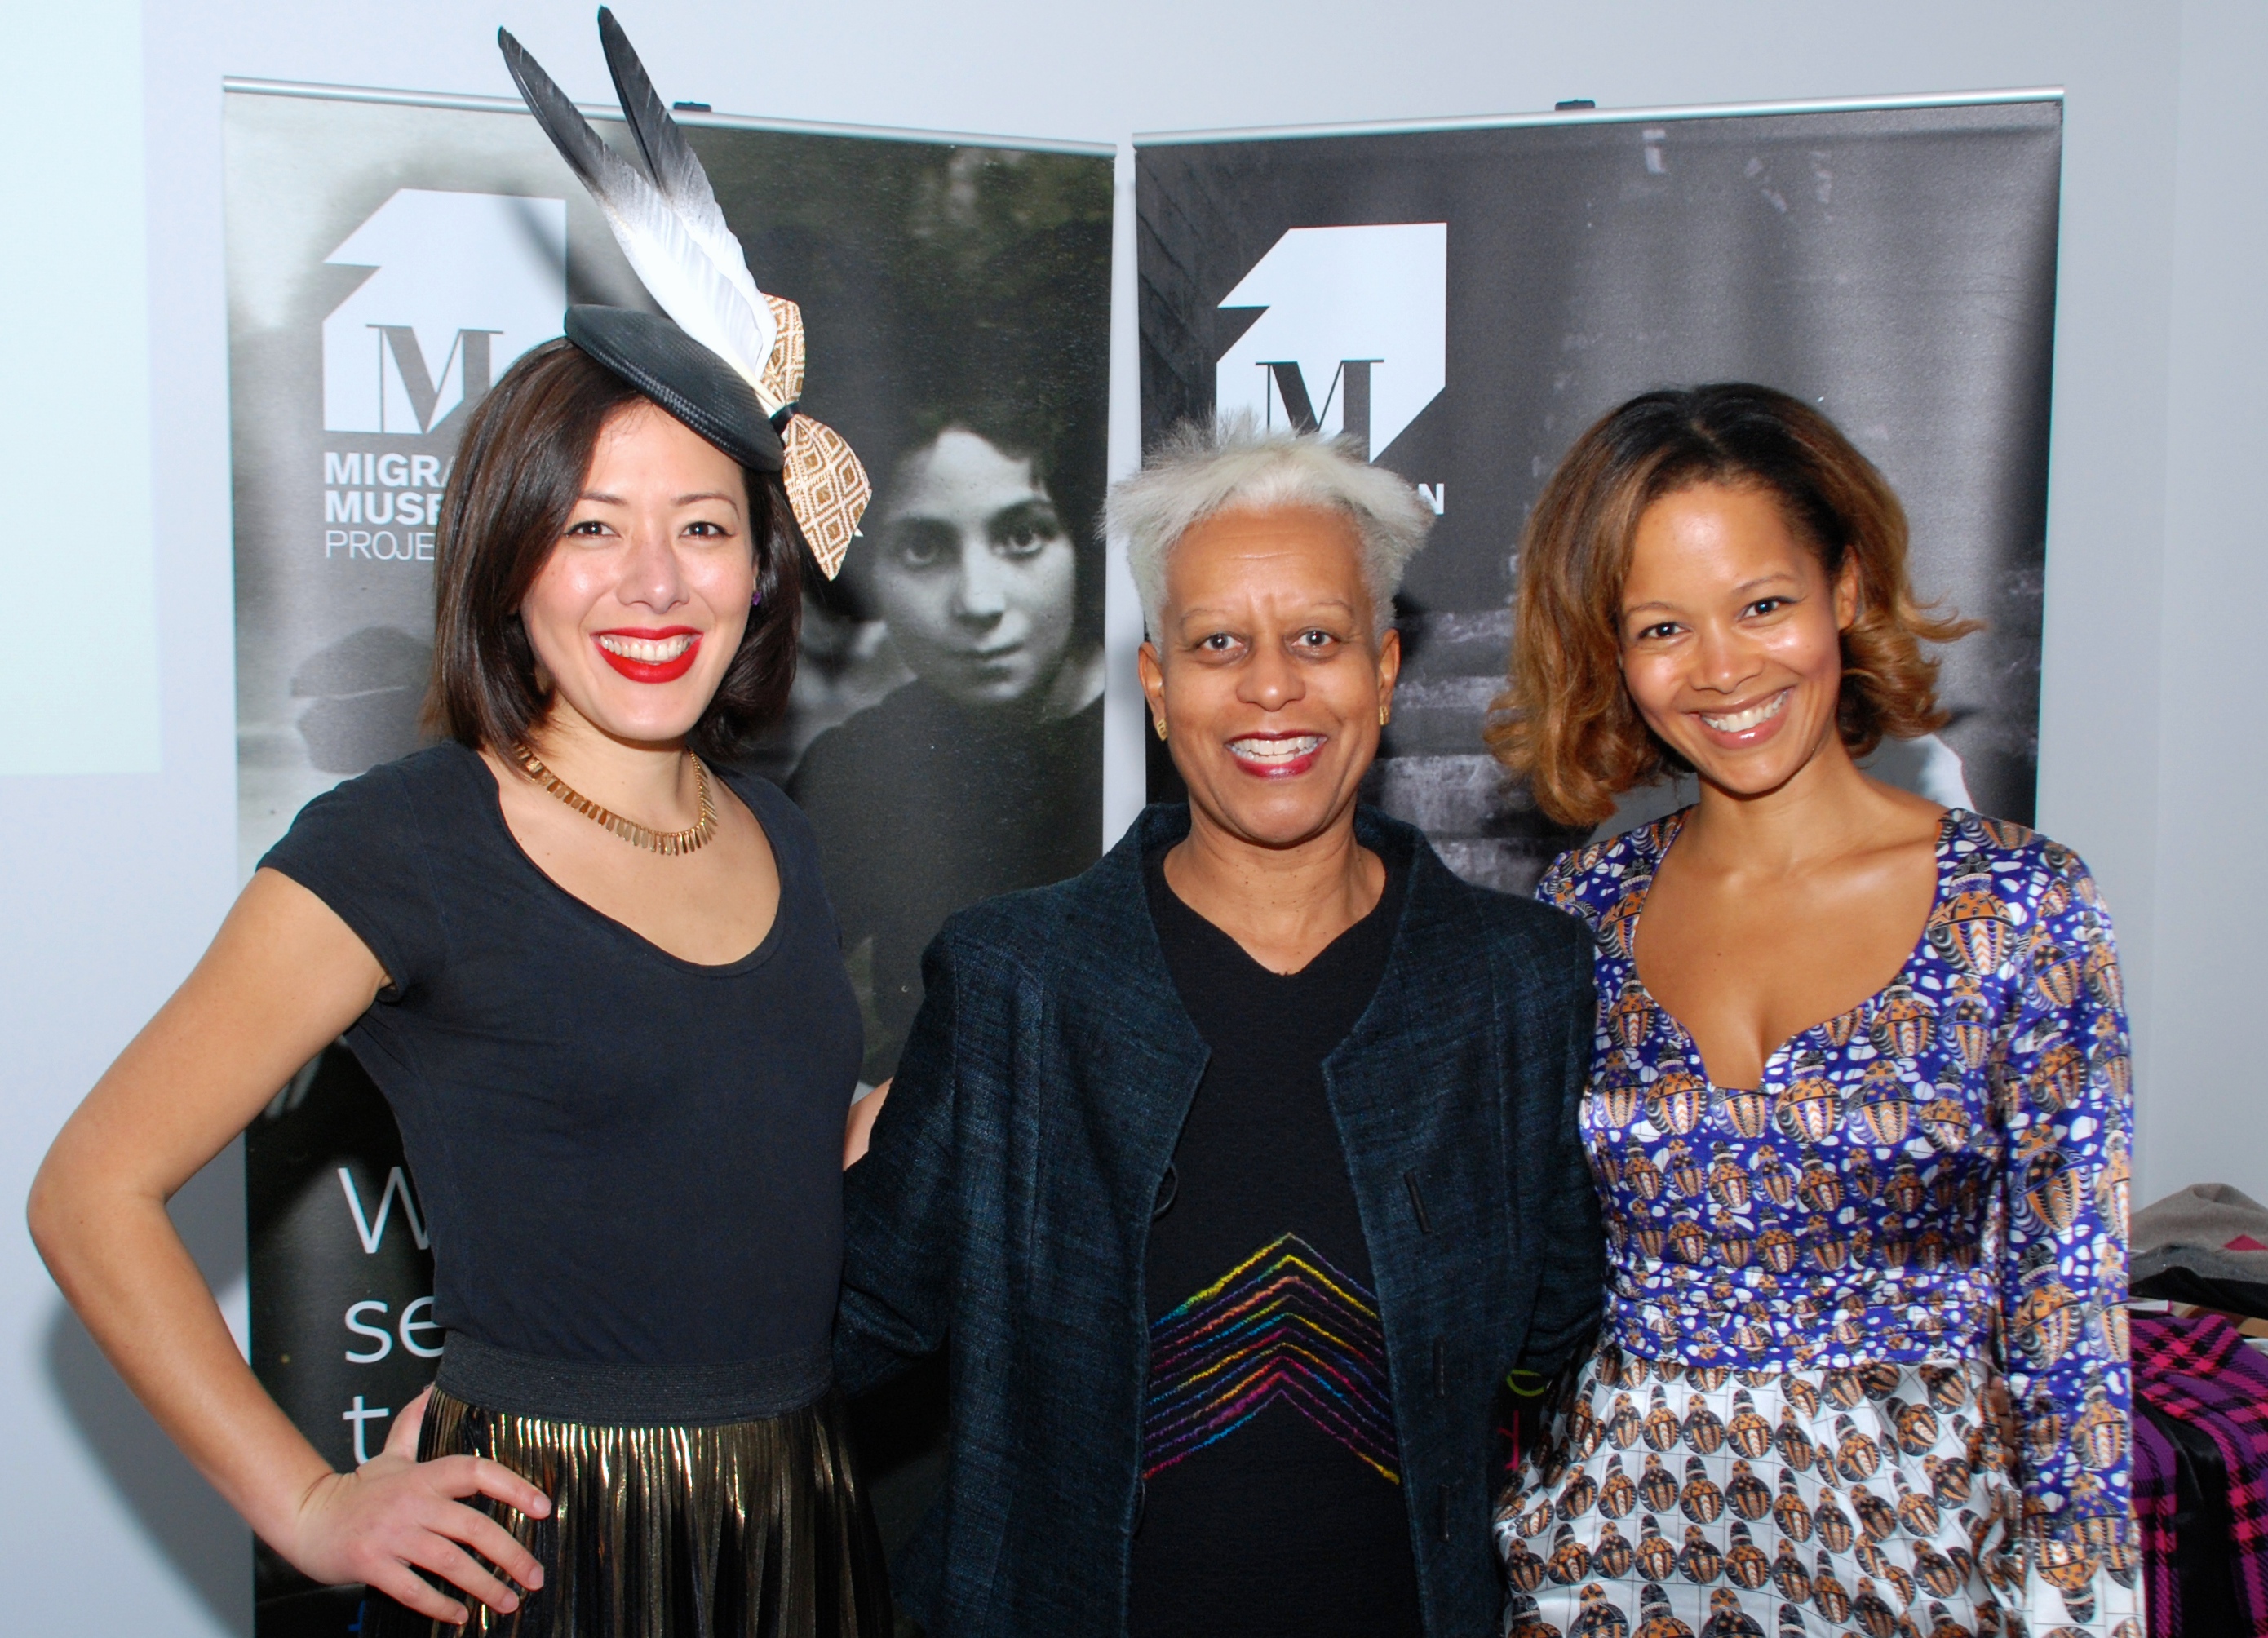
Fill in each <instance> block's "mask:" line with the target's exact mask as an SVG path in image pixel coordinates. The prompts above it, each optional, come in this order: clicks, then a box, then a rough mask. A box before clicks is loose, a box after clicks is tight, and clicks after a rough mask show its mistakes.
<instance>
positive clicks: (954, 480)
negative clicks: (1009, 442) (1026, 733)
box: [873, 427, 1079, 706]
mask: <svg viewBox="0 0 2268 1638" xmlns="http://www.w3.org/2000/svg"><path fill="white" fill-rule="evenodd" d="M879 533H880V550H879V551H878V552H877V553H876V555H875V558H874V569H873V576H874V595H875V600H876V602H877V603H878V604H879V605H880V609H881V614H882V618H883V620H884V621H887V624H888V626H889V628H890V638H891V641H892V642H894V643H895V644H896V645H897V649H898V652H899V653H900V654H901V655H902V656H903V657H904V658H905V662H906V664H907V665H908V666H909V667H911V668H912V671H913V672H914V674H915V675H916V676H917V677H919V678H921V679H923V680H924V682H926V683H928V684H929V685H930V686H931V687H933V688H935V689H937V690H938V691H939V692H940V693H942V694H946V696H947V697H949V698H951V699H954V700H957V701H960V702H961V704H963V705H979V706H983V705H1006V704H1011V703H1014V702H1017V701H1034V700H1036V699H1038V698H1039V697H1040V696H1041V695H1042V692H1043V690H1044V689H1045V688H1046V687H1047V686H1048V684H1049V683H1050V682H1051V681H1053V680H1054V678H1055V675H1056V672H1057V670H1058V669H1059V668H1060V667H1061V666H1062V665H1063V662H1064V654H1065V653H1066V652H1067V651H1068V650H1069V649H1070V646H1071V627H1072V621H1073V617H1074V615H1075V613H1076V612H1077V606H1078V596H1079V557H1078V554H1077V552H1076V551H1075V549H1074V548H1073V547H1072V545H1071V538H1070V536H1069V535H1068V534H1067V533H1065V532H1064V525H1063V522H1062V520H1061V519H1060V518H1058V517H1057V514H1056V508H1055V503H1054V501H1052V500H1051V499H1050V498H1049V496H1048V492H1047V489H1046V487H1045V486H1044V485H1042V483H1041V482H1040V481H1039V480H1038V478H1037V477H1036V476H1035V475H1034V474H1033V471H1032V462H1031V460H1030V459H1029V458H1028V457H1025V456H1020V455H1007V454H1003V453H1002V452H1000V451H999V450H998V449H997V448H995V447H994V446H993V445H992V444H990V443H988V442H986V441H985V440H984V439H983V438H981V437H977V436H976V434H975V433H974V432H970V431H967V430H964V429H961V428H959V427H949V428H947V429H946V430H945V431H944V432H942V433H940V434H939V435H938V437H937V438H936V439H935V441H933V442H932V443H931V444H929V445H928V446H926V447H925V448H924V449H922V450H921V451H919V452H917V453H916V454H915V455H913V456H912V457H911V458H910V459H908V460H907V461H906V463H905V465H904V466H902V467H901V468H900V470H899V481H898V483H897V485H896V494H895V496H894V497H893V499H892V500H891V502H890V503H889V507H888V510H887V512H886V513H885V515H884V517H883V519H882V526H881V529H880V532H879Z"/></svg>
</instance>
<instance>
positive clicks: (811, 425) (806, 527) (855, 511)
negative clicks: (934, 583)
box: [758, 293, 874, 580]
mask: <svg viewBox="0 0 2268 1638" xmlns="http://www.w3.org/2000/svg"><path fill="white" fill-rule="evenodd" d="M764 300H765V301H766V302H767V303H769V304H770V307H771V310H772V320H773V324H774V326H775V327H776V330H777V341H775V342H774V343H773V345H772V356H771V357H770V359H768V360H767V361H766V362H765V364H764V374H763V379H762V382H761V383H760V384H759V386H758V391H759V392H760V393H762V395H763V396H764V397H765V398H766V399H768V400H770V401H771V402H772V403H774V404H778V405H783V406H785V407H786V408H787V409H788V411H789V414H788V421H787V424H786V425H785V426H784V427H783V428H781V429H780V442H781V444H783V445H784V450H785V452H784V460H783V462H782V465H781V467H780V481H781V483H782V484H783V485H784V487H785V488H786V489H787V498H788V504H790V505H791V506H792V507H794V508H795V520H796V522H797V523H799V524H800V525H802V526H803V538H804V540H805V541H806V543H807V544H808V545H809V546H810V547H811V555H812V556H813V557H814V558H816V559H817V560H818V562H819V569H820V572H821V574H823V575H825V576H826V577H828V579H829V580H832V579H834V578H835V577H836V574H837V573H839V572H840V571H841V569H842V568H843V554H844V553H846V552H848V551H849V550H850V549H851V540H852V539H853V538H854V537H855V536H856V535H857V534H858V520H859V518H862V517H863V516H865V510H866V503H867V502H868V501H870V500H872V499H873V496H874V486H873V483H872V482H871V481H869V480H868V479H867V476H866V469H865V467H864V466H860V465H859V464H858V456H857V455H856V454H854V453H853V452H851V445H850V444H847V443H845V442H844V441H843V435H842V434H841V433H839V432H837V431H836V430H835V429H834V428H832V427H830V426H828V424H827V423H826V422H823V421H814V419H812V417H810V416H809V415H805V414H804V413H803V412H802V411H801V410H800V409H798V408H795V401H796V400H797V399H799V398H800V397H802V396H803V312H802V310H801V309H800V308H799V307H797V305H795V304H794V303H793V302H792V301H789V300H786V299H785V298H784V297H778V296H773V295H770V294H769V293H767V294H766V296H765V297H764Z"/></svg>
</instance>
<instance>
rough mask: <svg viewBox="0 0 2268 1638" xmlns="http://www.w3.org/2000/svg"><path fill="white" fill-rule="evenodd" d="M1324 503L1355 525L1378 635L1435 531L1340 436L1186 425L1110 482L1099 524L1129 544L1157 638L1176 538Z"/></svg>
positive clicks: (1421, 511) (1233, 420)
mask: <svg viewBox="0 0 2268 1638" xmlns="http://www.w3.org/2000/svg"><path fill="white" fill-rule="evenodd" d="M1280 506H1322V507H1329V508H1330V509H1331V510H1336V511H1342V512H1344V513H1346V514H1347V516H1348V517H1349V518H1351V520H1352V522H1353V524H1354V526H1355V533H1356V534H1357V536H1358V537H1359V539H1360V540H1361V542H1362V580H1363V585H1364V587H1365V589H1366V590H1367V591H1369V593H1370V601H1371V607H1372V609H1373V611H1374V621H1375V626H1376V631H1377V634H1379V635H1382V634H1383V633H1384V632H1385V630H1386V628H1388V626H1390V625H1392V624H1393V623H1394V594H1395V592H1396V591H1399V590H1400V589H1401V586H1402V571H1403V569H1405V568H1407V567H1408V566H1409V562H1410V558H1411V557H1412V556H1413V555H1415V554H1416V553H1417V551H1418V547H1421V546H1423V545H1425V536H1426V534H1427V533H1429V532H1430V531H1431V530H1432V527H1433V512H1432V508H1431V507H1429V506H1427V505H1426V504H1425V502H1424V501H1422V500H1420V499H1418V491H1417V490H1416V489H1415V488H1411V487H1410V484H1409V482H1408V481H1405V480H1404V479H1403V478H1400V477H1398V476H1396V475H1395V474H1393V473H1390V472H1388V471H1387V470H1386V469H1385V468H1384V467H1382V466H1372V465H1371V464H1370V463H1369V462H1368V461H1366V460H1365V459H1363V458H1362V457H1361V455H1360V454H1359V453H1358V452H1356V449H1355V446H1354V445H1353V444H1351V443H1350V442H1348V441H1346V440H1344V439H1340V438H1327V437H1323V436H1322V434H1320V433H1316V432H1293V431H1291V430H1286V429H1275V430H1269V429H1264V428H1263V427H1262V426H1261V425H1260V423H1259V421H1258V420H1257V418H1256V417H1255V416H1253V415H1230V416H1225V417H1223V418H1221V419H1220V420H1219V421H1217V422H1213V423H1212V424H1211V425H1210V426H1208V425H1205V424H1204V423H1202V422H1183V423H1182V425H1181V426H1179V427H1176V428H1175V430H1173V431H1171V432H1169V433H1167V435H1166V436H1165V437H1163V438H1161V439H1160V440H1159V442H1158V444H1157V445H1156V447H1154V448H1153V449H1152V450H1151V452H1150V459H1148V460H1147V461H1145V462H1144V463H1143V466H1142V470H1141V471H1139V472H1138V473H1136V474H1134V475H1133V476H1132V477H1130V478H1123V479H1121V480H1120V481H1118V482H1117V483H1116V484H1115V485H1113V486H1112V488H1111V490H1110V499H1109V503H1108V509H1107V510H1106V513H1105V526H1106V527H1107V528H1108V530H1109V531H1110V532H1111V533H1114V534H1123V535H1124V536H1125V537H1126V543H1127V562H1128V566H1129V567H1130V568H1131V569H1132V570H1133V571H1134V586H1135V589H1136V590H1137V591H1138V592H1140V593H1141V597H1142V623H1143V625H1144V626H1145V628H1147V629H1148V631H1149V633H1150V635H1151V637H1152V639H1153V640H1154V639H1155V638H1156V636H1157V635H1158V632H1159V629H1160V620H1161V618H1162V616H1163V613H1164V611H1165V606H1166V560H1167V558H1168V557H1169V556H1171V555H1173V550H1174V547H1176V546H1177V545H1179V544H1180V543H1181V540H1182V536H1184V535H1186V534H1187V533H1189V531H1190V530H1191V529H1194V528H1195V527H1197V525H1199V524H1201V523H1203V522H1204V520H1205V519H1206V518H1211V517H1214V516H1216V515H1218V514H1219V513H1221V512H1230V511H1240V512H1241V511H1269V510H1273V509H1275V508H1277V507H1280Z"/></svg>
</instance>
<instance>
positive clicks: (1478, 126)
mask: <svg viewBox="0 0 2268 1638" xmlns="http://www.w3.org/2000/svg"><path fill="white" fill-rule="evenodd" d="M2063 94H2064V93H2063V87H2062V86H2060V85H2035V86H2027V87H2024V88H2021V89H2018V90H2011V91H1964V92H1933V93H1928V94H1924V95H1918V96H1911V97H1830V98H1824V99H1814V100H1812V101H1808V102H1726V103H1704V104H1694V105H1691V106H1688V107H1670V108H1557V109H1553V110H1552V111H1551V112H1550V113H1548V114H1467V115H1463V116H1462V117H1456V118H1450V119H1440V120H1373V121H1368V122H1365V123H1358V124H1351V125H1263V126H1255V127H1252V128H1250V129H1245V130H1212V131H1137V132H1136V133H1135V134H1134V145H1135V146H1136V147H1137V148H1171V147H1175V146H1180V145H1184V144H1189V143H1263V142H1276V141H1279V140H1283V139H1285V138H1293V137H1302V136H1421V135H1425V134H1427V133H1430V132H1435V131H1498V130H1509V129H1516V128H1518V127H1521V126H1533V125H1629V124H1636V123H1638V122H1639V121H1655V122H1662V123H1666V122H1668V121H1672V120H1724V119H1734V118H1739V117H1744V116H1748V115H1752V114H1869V113H1876V112H1881V111H1884V110H1889V109H1896V108H1961V107H1976V106H1977V105H1979V104H1987V103H2009V102H2060V101H2062V100H2063Z"/></svg>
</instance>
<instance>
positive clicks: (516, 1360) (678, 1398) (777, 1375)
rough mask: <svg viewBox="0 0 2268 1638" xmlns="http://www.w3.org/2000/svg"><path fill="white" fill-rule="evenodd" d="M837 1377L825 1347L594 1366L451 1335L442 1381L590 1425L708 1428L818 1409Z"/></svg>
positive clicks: (470, 1396) (519, 1410) (455, 1389)
mask: <svg viewBox="0 0 2268 1638" xmlns="http://www.w3.org/2000/svg"><path fill="white" fill-rule="evenodd" d="M833 1380H834V1359H833V1350H832V1349H831V1348H829V1347H828V1345H827V1344H826V1343H823V1342H822V1343H818V1344H814V1346H813V1347H811V1348H805V1349H802V1350H801V1351H799V1352H797V1353H792V1354H774V1355H770V1356H768V1357H766V1358H763V1359H748V1360H738V1361H735V1362H733V1363H731V1364H725V1365H593V1364H585V1363H581V1362H579V1361H575V1360H563V1359H544V1358H541V1357H539V1356H538V1355H533V1354H517V1353H514V1352H512V1350H511V1349H509V1348H495V1347H491V1346H490V1344H488V1343H486V1342H482V1341H479V1340H478V1339H477V1338H475V1337H469V1336H467V1335H466V1334H465V1333H462V1332H461V1331H452V1332H450V1333H448V1335H447V1337H446V1343H445V1346H444V1348H443V1350H442V1354H441V1368H440V1370H438V1372H437V1373H436V1374H435V1376H434V1381H435V1383H436V1384H437V1385H438V1386H439V1387H440V1388H442V1389H443V1390H444V1391H445V1392H448V1393H450V1394H453V1395H454V1396H455V1397H456V1398H458V1399H463V1400H465V1401H466V1402H467V1403H468V1404H472V1405H481V1406H485V1407H488V1408H490V1410H497V1411H505V1412H509V1413H510V1414H513V1415H516V1416H541V1417H546V1418H549V1419H550V1420H552V1421H573V1422H581V1423H584V1424H585V1426H590V1427H615V1428H662V1427H672V1428H706V1427H718V1426H721V1425H722V1424H724V1423H726V1422H736V1421H762V1420H763V1419H765V1418H766V1417H770V1416H784V1415H786V1414H788V1413H789V1412H790V1411H799V1410H801V1409H803V1408H804V1407H806V1406H808V1405H812V1404H814V1403H816V1402H817V1401H818V1400H819V1399H821V1397H823V1396H824V1395H825V1394H826V1392H827V1390H828V1386H829V1385H831V1384H832V1382H833Z"/></svg>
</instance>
